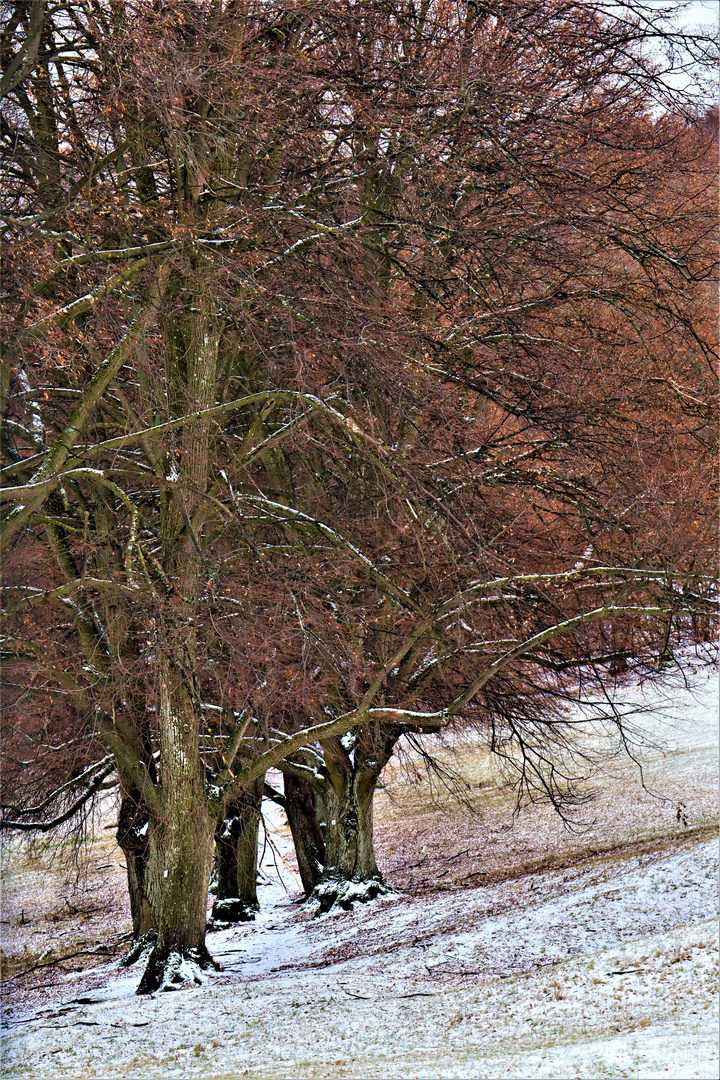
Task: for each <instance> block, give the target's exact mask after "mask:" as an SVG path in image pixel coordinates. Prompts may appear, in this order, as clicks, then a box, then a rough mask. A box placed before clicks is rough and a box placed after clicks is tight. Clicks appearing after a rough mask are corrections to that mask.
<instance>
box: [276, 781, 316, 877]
mask: <svg viewBox="0 0 720 1080" xmlns="http://www.w3.org/2000/svg"><path fill="white" fill-rule="evenodd" d="M283 782H284V786H285V812H286V814H287V819H288V824H289V825H290V832H291V833H292V838H293V843H294V845H295V857H296V859H297V864H298V870H299V871H300V880H301V881H302V886H303V889H304V890H305V894H306V895H307V896H309V895H310V893H312V891H313V889H314V888H315V887H316V886H317V885H319V884H320V881H321V879H322V873H323V866H324V864H325V840H324V838H323V834H322V829H321V827H320V822H319V820H318V809H317V793H316V791H315V789H314V787H313V785H312V784H311V783H310V782H309V781H307V780H301V779H300V778H298V777H296V776H292V775H290V774H289V773H285V774H284V776H283Z"/></svg>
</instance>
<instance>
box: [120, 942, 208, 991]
mask: <svg viewBox="0 0 720 1080" xmlns="http://www.w3.org/2000/svg"><path fill="white" fill-rule="evenodd" d="M210 968H213V969H214V970H215V971H219V970H220V965H219V964H218V963H216V962H215V961H214V960H213V958H212V956H211V955H210V953H209V952H208V951H207V949H206V948H205V946H204V945H203V946H202V947H201V948H197V949H191V948H187V947H184V948H171V947H169V948H164V949H161V948H159V946H157V945H156V946H155V948H154V949H153V951H152V952H151V953H150V957H149V959H148V962H147V967H146V968H145V971H144V973H143V977H142V979H141V980H140V985H139V986H138V988H137V990H136V991H135V993H136V994H155V993H158V992H163V991H168V990H181V989H182V988H183V987H184V986H200V985H201V984H202V983H203V982H204V981H205V978H204V972H206V971H208V970H209V969H210Z"/></svg>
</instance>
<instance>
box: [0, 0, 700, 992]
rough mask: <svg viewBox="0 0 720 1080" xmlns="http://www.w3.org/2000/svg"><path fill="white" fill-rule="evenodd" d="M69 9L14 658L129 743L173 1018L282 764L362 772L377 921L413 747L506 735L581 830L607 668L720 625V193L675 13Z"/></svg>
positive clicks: (337, 775) (45, 214)
mask: <svg viewBox="0 0 720 1080" xmlns="http://www.w3.org/2000/svg"><path fill="white" fill-rule="evenodd" d="M71 16H72V17H71ZM33 18H34V16H33ZM43 19H44V21H43V29H42V35H43V36H42V38H41V39H39V40H41V41H42V42H45V44H44V45H42V48H41V47H40V46H38V51H37V53H35V52H33V49H34V46H33V45H32V40H34V39H33V37H32V35H33V34H34V33H35V30H36V24H35V22H33V20H32V19H31V17H30V14H29V9H28V8H27V7H26V8H23V9H22V11H21V12H20V14H19V17H18V19H17V20H16V21H15V23H13V24H12V28H11V30H10V31H9V34H10V36H9V38H8V41H9V42H10V45H8V47H9V48H10V47H11V46H12V48H11V51H12V52H13V56H14V57H15V58H16V59H17V64H16V71H17V72H19V73H21V74H20V75H19V78H18V81H17V82H13V81H12V80H9V81H8V84H7V85H8V93H7V97H6V99H5V103H6V128H5V134H4V136H3V138H4V144H3V153H4V155H5V159H6V161H7V162H8V163H10V165H11V167H12V183H11V184H10V185H9V186H8V191H7V194H6V201H5V205H4V207H3V210H4V214H5V223H6V229H7V231H8V235H12V236H13V237H14V238H16V240H17V243H16V245H15V246H14V247H13V249H12V253H11V257H10V259H9V260H8V261H9V262H11V263H12V265H11V266H9V271H10V274H9V280H10V289H9V293H10V296H9V300H10V302H9V303H8V305H7V309H8V321H9V341H10V348H9V354H8V358H9V365H12V368H11V367H10V366H7V367H6V368H5V369H4V370H5V376H4V380H5V382H4V386H5V390H10V389H11V390H12V391H13V394H12V399H11V400H10V401H9V402H8V403H7V404H4V411H3V417H4V419H3V440H4V442H3V445H4V448H5V453H6V461H7V464H6V467H5V468H4V469H3V480H4V483H5V485H6V486H5V487H4V488H3V491H2V496H3V499H4V501H5V502H6V503H7V504H8V512H7V514H6V515H5V516H4V518H3V521H2V535H3V542H4V544H5V546H6V550H7V551H8V553H9V554H8V562H9V565H10V566H11V567H12V566H13V565H14V566H15V571H14V575H15V576H14V577H13V578H12V579H11V580H10V581H9V582H8V584H9V589H8V596H9V603H8V617H9V620H10V627H9V629H10V636H11V644H10V646H9V647H8V656H9V658H10V660H11V661H12V662H13V663H14V664H15V665H17V670H22V671H27V672H31V673H32V679H33V680H34V681H33V684H32V686H31V687H30V690H31V697H34V700H38V699H39V695H40V694H41V693H43V694H46V695H47V696H53V695H54V696H55V697H56V698H59V696H60V695H61V694H62V695H64V701H65V702H66V703H71V707H72V710H73V715H74V717H75V718H76V728H75V731H74V732H73V735H72V740H71V741H72V742H73V746H77V745H79V744H80V743H81V742H82V741H83V739H84V738H85V737H86V736H88V737H89V738H88V739H87V742H88V745H90V746H92V747H93V748H95V751H94V754H93V753H92V752H91V753H90V754H89V760H88V762H87V766H88V767H89V768H91V770H95V771H92V772H91V777H94V778H96V777H97V775H99V771H101V766H100V765H99V764H97V763H98V762H100V761H102V760H103V758H104V756H105V755H106V754H107V753H111V754H112V755H113V763H114V767H115V768H116V770H117V774H118V777H119V782H120V786H121V792H122V798H123V800H124V802H123V814H122V815H121V820H122V822H123V823H124V824H123V828H122V829H121V837H120V839H121V841H122V840H124V846H125V848H126V852H130V853H131V854H132V860H131V861H132V868H134V869H133V872H134V873H135V876H136V881H135V884H133V881H132V880H131V882H130V885H131V895H132V893H133V890H134V891H135V894H136V901H135V909H134V915H135V914H136V915H137V917H136V918H135V919H134V921H135V924H136V929H138V930H140V929H141V928H147V927H148V926H152V927H153V928H154V930H155V931H156V933H157V942H156V945H155V948H154V951H153V953H152V955H151V957H150V961H149V964H148V968H147V970H146V972H145V975H144V976H143V979H142V982H141V990H142V991H150V990H154V989H157V988H158V987H159V986H163V985H168V984H172V983H173V982H175V981H178V980H182V979H184V978H185V977H187V972H188V970H191V968H188V966H187V964H185V961H187V960H190V961H192V963H194V964H195V965H197V966H198V967H203V966H206V965H208V964H209V963H211V960H210V957H209V954H208V952H207V949H206V947H205V924H206V902H207V889H208V880H209V875H210V867H211V861H212V852H213V843H214V839H215V836H216V833H217V829H218V822H220V821H221V820H225V819H226V818H228V817H230V818H232V807H233V806H234V805H235V804H236V803H237V800H243V799H246V798H247V796H248V793H249V792H250V791H252V789H253V785H256V784H257V785H259V784H260V783H262V778H263V777H264V775H265V772H266V771H267V769H268V768H270V767H272V766H276V765H278V764H280V763H281V762H283V761H286V762H290V765H289V766H284V767H285V768H286V769H287V771H288V774H290V775H295V777H296V778H300V777H302V779H303V780H305V779H306V774H304V773H303V772H302V769H303V766H304V765H305V767H307V761H308V754H309V753H310V752H311V750H308V748H312V747H314V746H315V745H317V746H319V747H320V748H321V749H322V753H323V768H324V769H325V770H326V773H327V776H328V777H329V779H330V786H329V787H327V786H326V789H325V793H326V797H327V798H328V799H329V800H330V801H329V805H328V809H329V810H330V811H331V815H330V821H332V820H335V822H336V823H342V827H340V828H338V829H336V830H335V832H332V833H330V832H328V833H327V834H326V836H325V839H324V841H323V843H324V846H325V852H324V857H325V882H324V883H323V884H321V888H323V887H324V888H325V896H326V897H327V902H328V903H329V902H333V900H334V899H335V898H337V897H338V896H339V895H340V893H342V883H343V882H346V881H347V880H348V878H350V877H357V878H358V879H359V880H360V882H361V883H362V882H365V883H366V885H367V889H368V891H370V892H372V891H373V890H376V888H377V887H378V884H379V874H378V873H377V867H376V865H375V859H374V854H373V851H372V794H373V790H374V786H375V784H376V782H377V778H378V776H379V774H380V770H381V768H382V766H383V764H384V762H385V761H386V760H387V758H388V756H389V754H390V753H391V752H392V748H393V745H394V743H395V741H396V740H397V738H398V737H399V735H400V734H401V733H402V732H404V731H415V730H435V729H438V728H440V727H442V726H444V725H446V724H447V723H449V722H450V721H451V720H452V718H453V717H466V718H475V717H477V718H478V720H479V722H482V723H484V724H485V725H486V728H487V730H488V731H489V732H490V733H491V738H492V739H493V746H494V748H496V749H499V750H503V748H504V747H505V746H506V744H507V743H508V741H509V742H510V743H512V744H514V745H516V746H520V747H521V748H522V754H521V760H522V762H524V764H523V766H522V772H521V777H520V782H521V784H523V785H525V786H526V788H527V789H528V790H531V789H532V790H534V789H535V788H540V789H542V790H544V791H545V793H546V794H547V795H549V797H551V798H552V799H554V800H555V801H559V800H560V799H561V798H563V797H564V795H565V793H566V792H565V787H566V785H565V780H566V779H568V778H563V777H561V776H559V775H558V773H557V770H556V769H554V767H553V756H552V755H553V745H554V744H555V743H556V741H557V739H558V738H559V735H558V732H559V731H561V727H558V725H559V724H560V723H561V719H562V715H561V709H560V708H559V706H558V709H556V710H555V712H553V711H552V708H551V706H552V703H553V702H558V703H559V705H561V704H562V701H563V700H566V699H567V698H568V696H569V695H570V694H571V693H572V685H573V680H574V679H575V675H574V673H575V672H577V670H578V669H579V668H580V667H582V666H583V665H585V666H587V664H588V662H589V661H592V662H593V663H595V664H596V665H598V664H600V663H601V662H603V661H605V662H612V660H613V658H616V657H617V655H618V651H621V652H622V654H623V655H624V656H625V655H626V654H631V655H632V657H638V658H640V659H639V660H638V662H641V661H642V660H643V658H647V657H648V656H649V655H650V649H651V646H652V652H653V656H654V657H655V659H656V657H657V648H658V640H659V633H660V631H659V629H658V624H661V625H662V626H663V627H665V628H666V629H667V627H668V626H671V625H672V620H674V619H675V617H676V615H677V614H678V613H679V612H683V613H688V614H690V615H692V614H694V615H695V616H696V617H699V618H705V617H707V615H708V613H709V612H710V611H711V610H712V608H711V605H710V604H709V602H708V584H707V583H708V572H709V561H710V559H711V556H712V551H713V546H714V542H713V540H712V538H711V534H710V532H709V529H708V527H707V526H708V524H709V520H710V519H709V517H708V514H707V509H706V507H707V502H706V500H705V498H704V494H703V492H704V490H705V488H703V487H702V485H703V484H705V479H704V477H705V471H706V470H707V469H708V468H709V462H710V461H711V460H712V458H711V449H710V448H711V443H712V438H713V436H714V426H713V421H712V419H711V418H710V417H708V415H707V414H706V412H705V411H704V410H705V406H706V402H707V400H708V398H709V393H708V376H707V361H708V360H709V359H710V358H711V357H712V355H713V342H712V336H711V330H710V327H709V323H710V319H709V314H708V309H707V284H706V283H707V282H708V281H709V280H710V279H711V277H712V273H713V257H712V249H711V247H710V245H709V242H708V239H707V235H708V234H707V230H708V226H709V223H710V221H711V217H712V210H711V207H710V204H709V202H708V197H707V190H708V186H709V184H710V181H711V177H712V175H713V174H712V169H713V166H712V164H711V158H710V155H709V147H708V142H709V140H708V136H707V134H706V133H704V132H703V131H701V130H700V129H699V128H697V126H696V127H692V126H689V125H687V124H686V123H684V121H683V120H682V119H681V117H680V116H679V115H678V114H677V108H675V112H674V113H673V114H672V115H670V114H669V113H667V112H666V113H665V114H663V115H662V116H658V115H657V113H654V112H653V110H657V108H658V98H659V97H662V95H663V94H664V95H665V99H666V101H665V104H666V106H669V105H671V104H672V101H670V100H669V99H672V98H673V97H674V96H675V97H676V96H677V95H674V94H673V92H671V91H669V90H664V89H663V87H664V84H663V83H662V81H661V80H658V79H657V78H656V77H654V76H653V73H652V70H651V68H650V66H649V61H648V60H647V56H646V54H645V52H644V51H643V47H644V45H645V44H646V43H647V41H648V39H649V38H651V37H653V38H654V36H655V35H656V31H657V24H656V23H652V22H648V21H643V19H642V18H640V16H639V15H638V14H636V15H634V16H627V15H622V16H618V15H613V14H612V12H610V13H608V12H606V11H604V10H603V9H602V6H601V5H593V4H587V3H582V4H580V3H571V2H569V0H568V2H565V3H561V4H554V3H553V4H549V3H545V2H541V0H533V2H532V3H530V2H528V3H520V4H518V3H513V4H505V3H498V4H494V5H491V6H490V7H489V6H487V5H478V4H475V3H470V4H467V5H450V4H444V3H440V2H438V3H434V4H432V3H431V4H427V5H420V7H419V8H417V6H416V5H414V4H411V3H405V2H403V3H397V4H389V5H388V4H377V3H370V2H368V3H347V4H341V5H333V6H331V7H330V8H329V9H328V8H327V6H325V7H323V6H321V5H319V4H317V5H316V4H282V5H278V6H277V7H274V6H272V5H267V4H258V5H252V4H235V3H232V4H231V3H227V4H220V3H211V4H210V3H208V4H204V3H199V2H197V3H196V2H194V0H193V2H186V0H174V2H173V3H166V4H164V5H162V9H157V8H155V7H148V6H147V5H144V4H137V5H136V4H132V3H125V4H123V3H120V4H115V3H113V4H107V5H106V4H104V3H100V2H98V3H93V4H88V5H82V6H78V7H77V8H76V9H73V10H72V12H71V13H70V14H69V13H68V12H67V11H66V9H65V8H64V7H63V8H62V9H60V8H58V9H54V8H51V7H50V6H49V5H48V6H47V7H46V9H45V10H44V13H43ZM68 34H70V37H69V38H68ZM21 39H22V40H21ZM68 40H71V42H72V46H71V49H72V56H73V65H72V67H71V68H68V67H67V64H66V63H65V61H64V59H63V57H64V55H65V50H66V48H67V46H66V45H65V44H63V43H64V42H66V41H68ZM13 43H15V44H14V45H13ZM685 44H686V45H687V46H688V48H690V47H693V45H694V44H695V45H697V46H698V48H699V49H702V47H703V43H702V42H696V43H693V42H692V41H688V42H685ZM77 57H81V58H82V62H80V61H78V60H77V59H76V58H77ZM23 58H26V59H27V63H26V62H25V59H23ZM12 62H13V63H15V60H13V61H12ZM28 86H30V87H31V88H32V95H30V94H28V93H27V87H28ZM676 104H677V102H676ZM681 167H682V170H683V186H682V189H681V188H680V185H679V183H677V182H676V178H677V176H678V175H679V169H680V168H681ZM659 175H663V176H667V177H669V178H670V179H669V180H668V181H663V183H659V182H658V176H659ZM673 185H675V186H673ZM688 463H690V466H689V468H688ZM683 472H684V473H685V474H686V475H692V476H693V477H694V478H697V479H698V480H700V487H699V489H698V490H697V491H695V492H694V493H693V492H691V491H690V490H689V489H688V488H687V487H686V489H685V491H684V493H683V497H682V499H681V500H680V501H679V502H676V506H680V507H681V509H682V513H679V512H678V514H677V518H676V520H672V518H671V517H670V516H669V514H668V510H667V508H668V505H669V499H668V494H667V493H668V492H669V491H671V490H672V491H673V492H675V491H677V490H678V486H679V483H680V479H681V477H682V475H683ZM688 521H690V522H692V526H691V530H690V533H689V534H688V531H687V529H686V523H687V522H688ZM688 535H690V536H691V537H692V543H691V544H690V545H689V544H688V542H687V536H688ZM39 548H41V549H42V555H38V556H37V557H38V558H39V559H43V560H44V562H43V567H44V568H46V569H44V572H46V573H47V579H45V580H42V581H41V582H40V583H39V584H38V583H34V582H31V581H28V580H27V575H26V574H25V576H23V574H24V571H23V552H33V553H35V552H37V551H38V550H39ZM689 548H691V550H689ZM13 560H14V563H13ZM43 627H44V633H45V637H46V638H50V639H51V640H50V645H51V647H50V649H49V650H48V651H47V654H46V655H41V656H38V655H37V650H35V655H32V656H31V655H29V654H28V652H27V650H26V649H25V646H22V647H20V646H19V645H18V644H17V643H19V642H22V640H23V638H24V637H31V638H32V639H34V640H35V641H37V639H38V638H37V635H38V634H39V633H40V631H41V628H43ZM26 631H27V632H26ZM618 633H623V634H630V633H632V638H633V640H632V646H631V647H622V648H621V649H620V650H618V648H617V647H616V646H615V645H613V644H612V642H611V644H610V645H609V644H608V641H609V640H611V639H612V637H613V635H615V636H617V634H618ZM13 643H15V644H13ZM31 644H32V641H31ZM595 670H596V671H597V672H598V673H599V674H598V678H602V677H603V676H602V674H601V669H600V668H599V667H597V666H596V669H595ZM26 701H27V698H26V697H24V696H23V694H18V696H17V702H16V704H15V705H14V707H15V708H16V709H17V713H18V715H24V714H25V712H26V710H27V705H26ZM539 701H542V702H543V712H544V715H545V716H546V717H548V720H542V721H540V720H538V719H537V717H538V702H539ZM550 720H552V721H554V725H553V723H550V722H549V721H550ZM355 729H357V730H355ZM349 732H354V734H353V735H352V744H350V743H349V742H348V743H346V744H345V745H343V743H342V742H341V741H339V740H340V739H341V738H342V736H344V735H345V734H347V733H349ZM100 746H102V750H100V749H99V747H100ZM351 750H352V755H353V756H351ZM301 751H302V752H303V756H302V757H298V756H297V755H298V754H299V753H300V752H301ZM103 767H104V766H103ZM293 770H294V771H293ZM569 779H571V778H569ZM89 786H92V785H91V784H90V785H85V787H84V788H83V787H82V785H80V787H81V788H82V790H83V791H87V790H88V789H89ZM332 800H335V802H334V803H333V801H332ZM333 806H335V811H336V816H335V817H334V819H333V816H332V812H334V811H333ZM17 809H18V810H19V811H21V812H22V811H24V810H28V809H29V807H28V806H25V807H23V806H18V807H17ZM229 811H230V812H229ZM32 816H33V815H32V814H28V818H32ZM36 816H37V815H36ZM13 820H17V817H15V818H14V819H13ZM309 820H310V823H311V825H312V815H310V816H309ZM125 825H127V828H126V827H125ZM315 846H316V849H317V850H318V851H319V845H318V843H317V839H316V840H315ZM308 858H309V859H310V858H314V856H312V854H311V853H310V854H309V855H308ZM128 867H129V870H130V868H131V862H130V861H129V862H128ZM312 876H313V873H312V868H311V867H310V864H309V863H308V880H310V879H311V878H312ZM331 879H332V881H331ZM333 881H334V882H335V884H333V883H332V882H333ZM338 886H340V889H339V891H338ZM333 890H334V891H333ZM360 891H362V890H360ZM191 967H192V965H191Z"/></svg>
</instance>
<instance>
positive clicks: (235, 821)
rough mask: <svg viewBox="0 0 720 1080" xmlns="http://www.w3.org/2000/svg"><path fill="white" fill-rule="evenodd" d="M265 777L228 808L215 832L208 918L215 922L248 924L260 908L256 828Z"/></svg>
mask: <svg viewBox="0 0 720 1080" xmlns="http://www.w3.org/2000/svg"><path fill="white" fill-rule="evenodd" d="M264 786H265V777H264V776H262V777H259V778H258V779H257V780H255V781H254V783H253V785H252V787H251V788H250V789H249V790H248V791H246V792H244V793H243V795H242V796H241V797H240V798H239V799H236V800H234V801H233V802H232V803H230V805H229V806H228V808H227V810H226V812H225V815H224V816H223V818H222V819H221V820H220V822H219V823H218V827H217V829H216V830H215V855H216V865H217V874H218V886H217V893H216V900H215V903H214V904H213V909H212V916H213V919H214V920H215V921H216V922H248V921H250V920H252V919H254V918H255V912H256V911H258V910H259V908H260V905H259V903H258V897H257V849H258V829H259V825H260V813H261V806H262V794H263V788H264Z"/></svg>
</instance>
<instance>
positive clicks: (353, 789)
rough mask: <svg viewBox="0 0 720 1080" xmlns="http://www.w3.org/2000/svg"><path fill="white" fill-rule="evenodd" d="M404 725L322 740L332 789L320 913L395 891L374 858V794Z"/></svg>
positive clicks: (319, 887) (319, 893) (317, 889)
mask: <svg viewBox="0 0 720 1080" xmlns="http://www.w3.org/2000/svg"><path fill="white" fill-rule="evenodd" d="M401 734H402V729H401V728H398V727H395V726H392V727H391V726H386V725H383V724H378V725H377V726H376V727H375V728H374V729H371V730H362V731H359V732H357V734H356V735H355V736H354V739H353V740H352V742H351V741H348V740H346V743H347V745H343V743H342V742H341V741H340V740H339V739H330V740H327V742H325V743H324V744H323V750H324V753H325V763H326V766H327V769H328V772H329V774H330V779H331V785H332V786H331V789H330V791H329V793H328V797H327V804H328V805H327V813H328V815H329V817H328V820H327V822H326V836H325V867H324V870H323V875H322V879H321V881H320V883H319V884H318V885H317V886H316V887H315V889H314V891H313V899H314V900H317V902H318V910H317V914H318V915H321V914H323V913H324V912H326V911H329V910H330V908H332V907H333V906H335V905H336V904H337V905H338V906H339V907H341V908H344V909H345V910H348V909H350V908H351V907H352V906H353V904H354V903H356V902H364V901H367V900H373V899H374V898H375V897H376V896H380V895H381V894H382V893H386V892H389V891H390V887H389V886H388V885H387V884H386V882H385V880H384V879H383V876H382V874H381V873H380V871H379V869H378V865H377V862H376V860H375V846H374V838H373V796H374V794H375V788H376V787H377V783H378V780H379V779H380V773H381V772H382V770H383V768H384V767H385V765H386V764H387V762H388V761H389V759H390V756H391V754H392V751H393V748H394V746H395V743H396V742H397V741H398V739H399V738H400V735H401Z"/></svg>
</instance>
